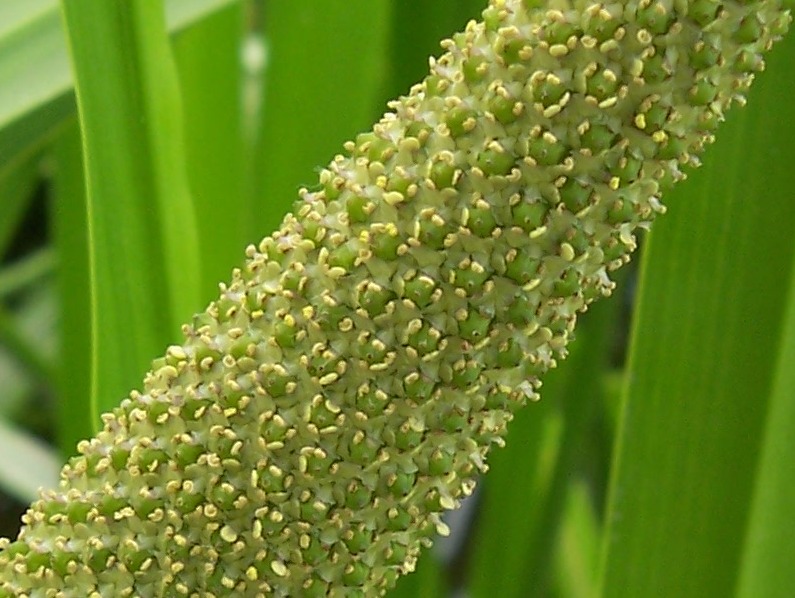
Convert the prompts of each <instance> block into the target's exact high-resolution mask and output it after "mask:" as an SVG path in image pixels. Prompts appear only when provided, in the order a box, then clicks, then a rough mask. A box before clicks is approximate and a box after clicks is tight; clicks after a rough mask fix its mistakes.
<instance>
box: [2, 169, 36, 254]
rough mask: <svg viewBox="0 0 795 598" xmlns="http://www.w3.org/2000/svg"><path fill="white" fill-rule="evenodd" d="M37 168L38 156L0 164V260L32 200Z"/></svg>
mask: <svg viewBox="0 0 795 598" xmlns="http://www.w3.org/2000/svg"><path fill="white" fill-rule="evenodd" d="M38 166H39V161H38V156H35V157H27V156H20V157H18V159H16V160H13V161H11V162H10V163H8V164H6V165H2V164H0V260H2V258H3V257H4V256H5V254H6V251H7V250H8V247H9V245H10V244H11V241H12V240H13V237H14V234H15V233H16V230H17V226H18V225H19V223H20V222H21V221H22V218H23V216H24V215H25V210H26V209H27V207H28V205H29V203H30V200H31V199H32V198H33V191H34V190H35V187H36V183H37V181H38V174H39V173H38Z"/></svg>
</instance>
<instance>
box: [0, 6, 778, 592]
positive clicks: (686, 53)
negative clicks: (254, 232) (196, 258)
mask: <svg viewBox="0 0 795 598" xmlns="http://www.w3.org/2000/svg"><path fill="white" fill-rule="evenodd" d="M564 4H565V6H566V8H565V9H564V8H563V7H564ZM555 6H557V7H559V8H556V9H544V8H542V7H538V6H537V3H536V2H527V1H522V0H492V1H491V2H490V5H489V7H488V8H487V9H486V10H485V11H484V13H483V21H482V22H481V23H475V22H472V23H470V24H469V25H468V26H467V28H466V31H464V32H462V33H460V34H458V35H456V36H454V37H453V39H452V40H447V41H445V42H444V43H443V47H444V49H445V50H446V53H445V54H444V55H443V56H442V57H441V58H439V59H438V60H435V61H432V63H431V74H430V75H429V76H428V77H427V78H426V79H425V81H424V82H423V83H422V84H420V85H417V86H415V87H414V88H413V89H412V92H411V94H410V95H408V96H407V97H404V98H401V99H400V100H398V101H395V102H393V103H391V104H390V108H391V110H392V112H390V113H389V114H387V115H385V116H384V117H383V119H382V120H381V121H380V122H379V123H378V124H376V125H375V127H374V128H373V130H372V131H371V132H369V133H366V134H363V135H360V136H359V137H358V138H357V139H356V140H355V141H353V142H350V143H348V144H346V146H345V149H346V154H344V155H340V156H338V157H337V158H335V160H334V161H333V162H332V163H331V164H330V165H329V167H328V168H327V169H326V170H324V171H322V173H321V175H320V185H319V187H318V188H319V189H320V190H319V191H315V192H309V191H306V190H304V191H302V192H301V198H300V201H299V202H298V203H297V204H296V205H295V209H294V215H291V216H288V217H287V218H286V219H285V221H284V223H283V225H282V227H281V229H280V230H279V231H277V232H276V233H275V234H273V235H272V236H270V237H268V238H266V239H264V240H263V241H262V242H261V243H260V244H259V246H258V247H254V246H251V247H249V249H248V251H247V258H248V259H247V261H246V263H245V265H244V266H243V267H242V268H241V269H239V270H237V271H235V273H234V277H233V280H232V282H231V284H229V285H228V286H222V288H221V296H220V297H219V299H218V300H217V301H216V302H215V303H213V304H212V305H210V307H209V308H208V309H207V311H206V312H205V313H203V314H199V315H197V316H196V317H195V318H194V320H193V323H192V324H190V325H187V326H185V328H184V332H185V341H184V343H183V344H182V346H179V347H171V348H170V349H169V350H168V351H167V353H166V356H165V357H164V358H163V359H160V360H157V361H156V362H155V364H154V367H153V370H152V372H151V373H150V374H149V375H148V376H147V378H146V380H145V381H144V387H143V390H142V391H141V392H133V393H131V394H130V396H129V398H128V399H127V400H125V401H124V402H123V403H122V404H121V406H120V407H119V408H118V409H116V410H114V411H113V413H111V414H108V415H105V416H104V419H103V422H104V427H103V430H102V431H101V432H100V433H99V434H98V435H97V437H96V438H93V439H92V440H89V441H86V442H83V443H81V444H80V446H79V453H80V455H79V456H78V457H76V458H74V459H72V460H71V461H70V462H69V464H68V465H67V466H66V467H65V468H64V470H63V472H62V482H61V485H60V487H59V489H57V490H53V491H48V492H45V493H43V494H42V496H41V498H40V500H38V501H37V502H36V503H34V504H33V505H32V506H31V508H30V509H29V511H28V512H27V514H26V515H25V516H24V519H23V523H24V526H23V529H22V531H21V533H20V535H19V538H18V539H17V540H16V541H14V542H9V541H3V542H2V543H0V598H9V597H20V598H21V597H27V596H51V597H54V598H55V597H66V596H90V597H92V598H96V597H100V596H114V597H125V596H132V595H136V596H192V597H197V598H211V597H213V596H232V595H236V596H252V597H253V596H266V595H267V596H326V595H329V596H371V595H379V594H382V593H384V592H385V591H386V590H387V589H388V588H389V587H391V586H392V585H393V584H394V582H395V580H396V578H397V577H398V576H399V575H400V574H403V573H407V572H409V571H411V570H413V568H414V564H415V561H416V559H417V556H418V554H419V552H420V549H421V547H422V546H424V545H428V544H429V543H430V538H431V537H432V536H433V535H434V534H435V533H437V532H438V533H442V534H443V533H445V532H446V531H447V528H446V526H445V525H444V524H443V523H442V521H441V518H440V517H441V514H442V512H443V511H445V510H448V509H453V508H455V507H456V506H457V505H458V504H459V502H460V500H461V499H462V498H464V497H465V496H467V495H469V494H470V493H471V492H472V491H473V488H474V486H475V480H476V478H477V477H478V476H479V475H480V473H482V472H484V471H485V470H486V468H487V467H486V456H487V454H488V452H489V450H490V448H491V447H492V446H494V445H496V446H500V445H502V444H503V442H504V441H503V438H504V436H505V434H506V427H507V425H508V423H509V422H510V420H511V418H512V414H513V412H514V411H515V410H516V409H517V408H518V407H520V406H521V405H523V404H524V403H525V402H526V401H527V400H535V399H537V398H538V395H537V392H536V390H537V388H538V386H539V379H538V376H539V375H541V374H543V372H545V371H546V370H547V369H549V368H550V367H553V366H554V365H555V364H556V362H557V360H558V359H560V358H563V357H565V355H566V346H567V344H568V342H569V341H570V340H571V337H572V331H573V329H574V325H575V321H576V317H577V314H578V313H579V312H581V311H582V310H584V309H585V308H586V306H587V305H588V303H590V302H591V301H593V300H594V299H596V298H597V297H600V296H604V295H609V294H610V293H611V291H612V289H613V282H611V280H610V277H609V275H610V272H611V271H612V270H614V269H615V268H617V267H619V266H620V265H621V264H622V263H624V262H625V261H626V259H627V256H628V255H629V254H630V253H631V252H632V251H633V250H634V248H635V245H636V243H635V238H634V231H635V230H636V229H637V228H639V227H646V226H648V225H649V223H650V222H651V221H652V220H653V219H654V217H655V216H656V215H657V214H659V213H661V212H662V211H663V207H662V204H661V203H660V199H659V194H660V192H661V191H664V190H665V188H667V187H668V186H670V185H671V184H672V183H674V182H676V181H678V180H680V179H682V178H683V177H684V175H683V174H682V167H683V166H688V165H695V164H697V156H698V155H699V154H700V153H701V152H702V150H703V149H704V146H705V145H706V144H708V143H709V142H710V141H711V139H712V131H713V129H714V126H715V124H716V123H717V122H718V121H720V120H722V118H723V115H724V112H725V110H726V109H728V108H729V106H730V105H731V104H732V103H733V102H735V101H741V100H742V99H743V97H742V94H743V93H744V92H745V90H746V89H747V87H748V86H749V84H750V82H751V79H752V77H753V72H754V71H756V70H759V69H760V68H761V67H762V59H761V53H762V52H763V51H764V50H767V49H768V47H769V46H770V45H771V44H772V42H773V40H774V39H775V38H777V37H778V36H780V35H781V34H782V33H783V31H784V30H785V28H786V25H787V23H788V18H787V17H786V15H785V14H784V13H783V12H782V11H781V9H780V5H779V3H778V2H777V1H776V0H759V1H750V0H749V1H743V2H740V1H733V0H732V1H717V0H696V1H682V2H670V1H669V0H629V1H626V2H614V1H610V0H607V1H606V2H603V3H598V4H597V3H591V2H590V1H588V0H572V2H570V3H568V4H566V3H557V4H556V5H555Z"/></svg>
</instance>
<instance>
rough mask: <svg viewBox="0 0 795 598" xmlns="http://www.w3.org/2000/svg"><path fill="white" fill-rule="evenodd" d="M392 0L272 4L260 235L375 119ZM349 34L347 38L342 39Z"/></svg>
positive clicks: (260, 161) (260, 164) (259, 180)
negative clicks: (343, 144) (346, 142)
mask: <svg viewBox="0 0 795 598" xmlns="http://www.w3.org/2000/svg"><path fill="white" fill-rule="evenodd" d="M389 10H390V2H389V1H388V0H351V1H348V2H338V1H337V0H315V1H314V2H269V3H268V5H267V11H266V14H265V20H266V22H265V33H266V37H267V45H268V67H267V71H266V73H265V88H264V113H263V116H262V119H261V121H262V122H261V125H262V129H261V131H262V132H261V137H260V143H259V149H258V157H257V159H256V167H255V168H256V170H257V175H256V183H255V186H256V188H257V189H258V191H257V195H258V200H259V202H260V204H261V205H263V209H262V211H261V213H260V214H258V215H257V225H258V230H257V231H256V235H257V236H261V235H263V234H268V233H270V232H271V231H272V230H273V229H274V228H275V227H276V226H277V225H278V223H279V222H281V220H282V217H283V216H284V213H285V212H286V211H287V209H288V208H289V207H290V206H291V205H292V203H293V201H295V199H296V198H297V191H298V189H299V187H300V186H301V185H303V184H310V183H313V182H314V178H315V177H314V175H313V174H312V173H313V171H314V170H315V169H317V167H318V166H321V165H325V164H326V163H328V161H329V158H330V157H331V156H333V155H334V154H336V153H339V152H340V151H342V143H344V142H345V141H346V140H347V139H350V138H351V137H353V135H354V134H356V133H357V132H358V131H359V130H361V129H364V128H365V127H366V126H368V125H369V124H370V123H371V122H372V120H373V119H374V118H375V117H376V116H377V114H378V111H379V109H380V110H382V111H383V109H385V107H381V106H378V101H379V100H380V99H381V98H380V92H381V86H382V84H383V71H384V69H383V66H384V64H385V63H384V60H385V53H386V49H387V42H388V26H389ZM341 32H344V34H342V35H341V34H340V33H341Z"/></svg>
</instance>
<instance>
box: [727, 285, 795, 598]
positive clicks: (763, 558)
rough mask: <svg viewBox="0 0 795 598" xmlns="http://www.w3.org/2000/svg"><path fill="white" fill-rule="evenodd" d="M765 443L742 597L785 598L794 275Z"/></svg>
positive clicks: (788, 585)
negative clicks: (778, 597)
mask: <svg viewBox="0 0 795 598" xmlns="http://www.w3.org/2000/svg"><path fill="white" fill-rule="evenodd" d="M782 330H783V344H782V346H781V348H780V350H779V358H778V361H777V363H776V372H775V378H774V383H773V390H772V394H771V397H770V407H769V410H768V415H767V422H766V423H765V432H764V444H763V446H762V454H761V456H760V459H759V465H758V474H757V478H756V483H755V485H754V494H753V502H752V509H751V518H750V522H749V526H748V531H747V533H746V538H745V540H746V541H745V546H744V556H743V561H742V571H741V573H740V583H739V593H738V595H739V596H740V597H741V598H756V597H758V596H765V597H766V598H768V597H769V598H773V597H776V596H781V597H782V598H784V597H785V596H788V595H789V594H790V593H791V592H792V588H795V568H793V566H792V556H793V555H795V525H793V522H794V521H795V467H793V465H794V464H795V442H793V441H792V431H793V430H795V400H793V397H795V367H793V364H795V271H793V272H792V274H791V275H790V291H789V305H788V307H787V315H786V318H785V319H784V320H783V326H782Z"/></svg>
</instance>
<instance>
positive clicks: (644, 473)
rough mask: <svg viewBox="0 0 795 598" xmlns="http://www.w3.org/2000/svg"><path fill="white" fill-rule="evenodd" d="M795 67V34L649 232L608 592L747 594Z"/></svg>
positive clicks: (792, 207)
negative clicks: (742, 582)
mask: <svg viewBox="0 0 795 598" xmlns="http://www.w3.org/2000/svg"><path fill="white" fill-rule="evenodd" d="M793 60H795V38H793V37H790V38H788V39H787V40H785V41H784V42H783V44H781V46H780V47H778V48H777V49H776V51H774V53H773V55H772V56H771V57H770V64H769V68H768V72H766V73H764V74H763V75H761V76H760V77H759V81H758V83H757V85H756V86H755V88H754V89H753V90H752V92H751V94H750V98H749V105H750V106H749V108H748V109H746V110H740V111H734V112H732V113H731V114H730V115H729V122H727V123H726V125H725V126H724V127H723V128H722V129H721V130H720V131H719V133H718V143H717V144H716V145H715V147H713V148H711V150H710V151H709V152H708V154H707V157H706V160H707V162H706V164H707V166H706V167H705V168H704V169H702V170H701V171H698V172H696V173H694V174H693V176H692V180H691V181H690V182H689V183H688V184H685V185H684V186H683V187H681V188H680V189H678V190H677V191H675V192H674V193H672V194H670V195H669V196H668V197H667V198H666V201H667V204H668V205H669V206H670V210H669V214H668V215H667V216H666V217H665V218H662V219H661V220H660V221H659V223H658V224H657V226H656V227H655V230H654V231H653V233H652V234H651V235H650V237H649V244H648V246H647V247H646V251H647V253H646V254H645V260H644V270H643V276H642V281H641V285H640V289H639V295H638V303H637V314H636V320H635V326H634V335H633V340H632V349H631V358H630V367H629V373H628V377H627V381H628V383H627V386H626V388H625V397H624V408H623V420H622V424H621V432H620V440H619V444H618V447H617V460H616V462H615V466H616V469H615V472H614V476H613V480H612V490H611V494H612V497H611V501H610V507H609V513H608V514H609V536H608V541H607V543H606V560H605V567H604V576H603V582H604V585H603V595H604V596H610V597H620V596H633V597H634V596H681V597H689V596H693V597H700V596H731V595H734V592H735V590H736V589H737V582H738V573H739V571H741V570H742V566H741V565H742V558H743V553H744V541H745V535H746V528H747V523H748V520H749V517H750V516H751V505H752V499H753V497H754V494H755V493H757V494H758V495H759V496H760V497H761V496H763V494H759V493H758V491H757V490H756V484H757V480H758V479H759V476H760V460H759V459H760V454H763V453H762V452H763V449H764V447H765V444H766V439H765V432H766V429H772V428H769V426H770V425H774V426H777V425H778V422H776V424H766V418H768V413H771V414H775V406H774V405H775V404H773V405H771V396H772V395H771V393H772V391H773V389H774V387H775V384H776V375H777V365H778V364H779V363H780V361H779V359H780V357H779V354H778V349H779V346H780V339H781V336H782V332H783V330H782V324H781V323H782V318H783V316H784V315H785V310H786V306H787V295H786V292H782V289H788V288H789V287H790V285H791V281H790V273H791V272H792V271H793V249H795V246H793V243H792V238H793V232H795V204H793V202H792V201H791V193H792V188H793V186H795V171H793V169H792V163H793V160H795V153H794V152H793V146H792V138H793V135H795V109H793V104H792V102H791V98H792V96H793V93H795V81H793V79H792V77H791V76H790V74H791V65H792V63H793ZM790 399H791V396H790ZM790 409H791V407H790ZM776 417H777V416H776ZM770 442H774V441H773V440H771V441H770ZM774 459H775V458H774ZM773 466H774V467H775V466H776V465H775V461H774V463H773ZM790 466H791V462H790ZM789 476H790V478H791V476H792V472H791V471H790V472H789ZM790 482H791V479H790ZM773 493H774V494H775V491H773ZM760 500H761V501H764V500H765V499H763V498H760ZM760 504H764V502H762V503H760ZM790 508H791V507H790ZM778 516H779V515H778V514H777V515H776V517H778ZM788 525H791V520H788ZM790 546H791V542H790ZM781 558H784V557H781ZM749 575H750V574H749ZM749 583H750V582H749ZM768 589H770V593H765V592H762V593H752V594H751V595H754V596H779V595H782V596H783V595H790V594H791V590H792V586H791V585H787V586H784V587H776V588H772V589H771V588H768Z"/></svg>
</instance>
